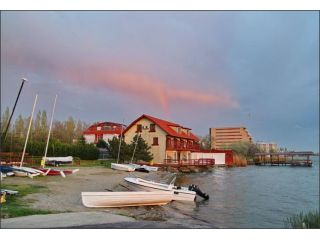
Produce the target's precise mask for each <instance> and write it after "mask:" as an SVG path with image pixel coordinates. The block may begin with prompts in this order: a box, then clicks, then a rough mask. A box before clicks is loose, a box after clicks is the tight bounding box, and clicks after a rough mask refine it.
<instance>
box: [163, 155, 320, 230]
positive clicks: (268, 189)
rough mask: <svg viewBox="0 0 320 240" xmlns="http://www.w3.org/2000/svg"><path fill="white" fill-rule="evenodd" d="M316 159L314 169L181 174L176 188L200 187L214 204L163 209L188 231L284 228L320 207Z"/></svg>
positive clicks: (266, 168)
mask: <svg viewBox="0 0 320 240" xmlns="http://www.w3.org/2000/svg"><path fill="white" fill-rule="evenodd" d="M312 159H313V166H312V167H290V166H248V167H242V168H215V169H213V170H212V172H206V173H197V174H188V175H183V176H181V177H179V178H178V179H177V182H176V183H177V184H180V185H183V186H188V185H190V184H196V185H198V186H199V187H200V188H201V189H202V190H203V191H204V192H206V193H208V194H209V195H210V200H209V201H200V202H199V201H198V202H197V203H192V204H191V203H190V204H189V203H179V202H173V203H171V204H169V205H167V206H165V210H166V211H167V212H170V213H171V214H172V215H171V216H170V218H171V219H172V218H173V221H176V222H179V221H180V222H184V224H185V225H186V224H187V225H188V224H189V226H190V227H192V225H194V226H195V227H197V226H199V227H201V225H202V224H204V225H206V226H208V227H210V226H211V227H216V228H284V227H285V220H286V218H287V217H290V216H292V215H294V214H298V213H299V212H302V211H303V212H306V211H309V210H318V209H319V157H318V156H316V157H313V158H312ZM173 213H177V215H175V214H173ZM181 216H183V217H181Z"/></svg>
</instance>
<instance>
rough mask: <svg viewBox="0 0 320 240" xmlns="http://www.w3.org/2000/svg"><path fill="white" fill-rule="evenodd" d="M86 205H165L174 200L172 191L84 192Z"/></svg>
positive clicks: (83, 198)
mask: <svg viewBox="0 0 320 240" xmlns="http://www.w3.org/2000/svg"><path fill="white" fill-rule="evenodd" d="M81 197H82V203H83V205H84V206H86V207H94V208H97V207H129V206H145V205H165V204H167V203H169V202H171V201H172V200H173V193H172V192H163V191H156V192H82V193H81Z"/></svg>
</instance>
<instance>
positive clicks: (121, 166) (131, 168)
mask: <svg viewBox="0 0 320 240" xmlns="http://www.w3.org/2000/svg"><path fill="white" fill-rule="evenodd" d="M122 133H123V125H121V133H120V142H119V149H118V157H117V163H111V168H112V169H115V170H119V171H126V172H133V171H135V167H134V166H132V165H131V164H120V163H119V157H120V148H121V142H122V141H121V140H122Z"/></svg>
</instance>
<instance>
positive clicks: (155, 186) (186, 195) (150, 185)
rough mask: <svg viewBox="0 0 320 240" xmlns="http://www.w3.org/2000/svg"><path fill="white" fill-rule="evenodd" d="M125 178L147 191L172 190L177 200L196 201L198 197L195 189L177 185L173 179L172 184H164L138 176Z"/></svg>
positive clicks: (174, 198)
mask: <svg viewBox="0 0 320 240" xmlns="http://www.w3.org/2000/svg"><path fill="white" fill-rule="evenodd" d="M124 180H125V181H127V182H129V183H132V184H135V186H138V187H139V188H140V189H142V190H145V191H163V192H172V193H173V200H175V201H194V200H195V199H196V192H195V191H190V190H189V189H188V188H186V187H177V186H175V185H174V184H172V182H173V181H172V182H171V183H170V184H164V183H158V182H154V181H148V180H144V179H142V178H137V177H125V178H124Z"/></svg>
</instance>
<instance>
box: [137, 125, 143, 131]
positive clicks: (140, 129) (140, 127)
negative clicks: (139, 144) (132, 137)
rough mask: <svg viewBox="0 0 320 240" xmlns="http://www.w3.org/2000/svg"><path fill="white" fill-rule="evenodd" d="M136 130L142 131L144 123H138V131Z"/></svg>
mask: <svg viewBox="0 0 320 240" xmlns="http://www.w3.org/2000/svg"><path fill="white" fill-rule="evenodd" d="M136 132H142V125H141V124H137V131H136Z"/></svg>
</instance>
